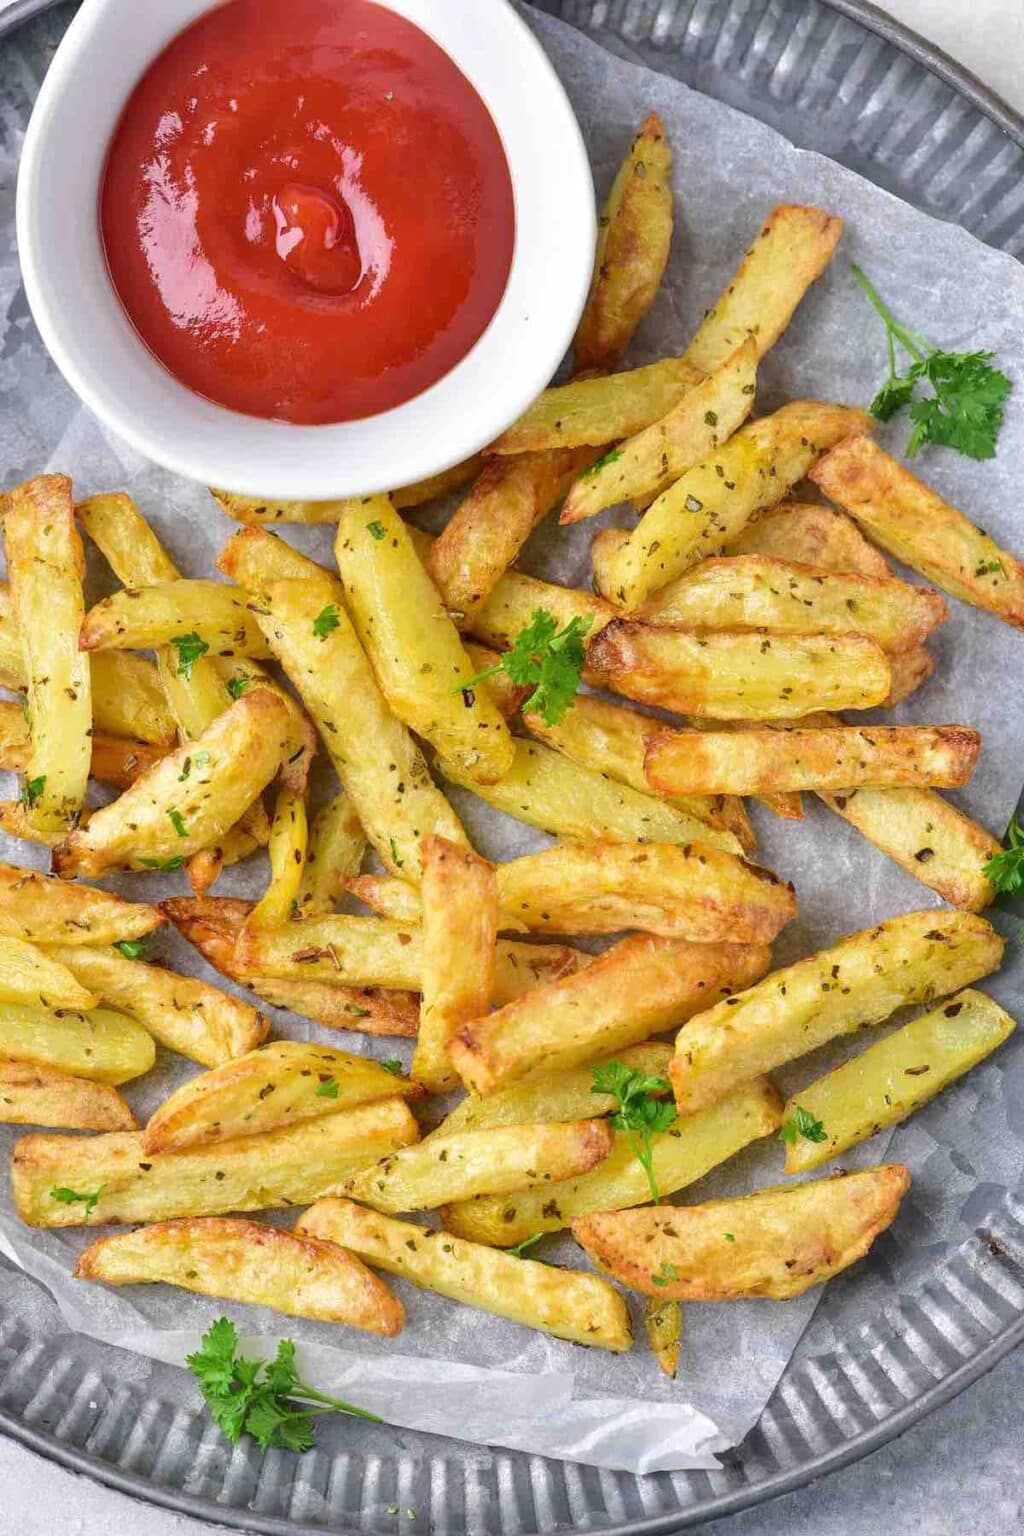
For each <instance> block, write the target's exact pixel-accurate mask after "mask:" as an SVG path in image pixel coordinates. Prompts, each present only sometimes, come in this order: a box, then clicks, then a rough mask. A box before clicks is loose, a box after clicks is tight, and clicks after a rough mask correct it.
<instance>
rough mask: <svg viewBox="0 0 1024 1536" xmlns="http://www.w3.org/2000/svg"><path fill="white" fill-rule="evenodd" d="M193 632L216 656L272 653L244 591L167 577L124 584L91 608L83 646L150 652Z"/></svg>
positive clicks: (219, 582) (83, 628) (83, 626)
mask: <svg viewBox="0 0 1024 1536" xmlns="http://www.w3.org/2000/svg"><path fill="white" fill-rule="evenodd" d="M186 634H194V635H195V636H197V638H198V640H199V641H201V642H202V644H203V645H204V646H205V647H206V651H209V652H212V653H213V654H214V655H215V656H269V655H270V652H269V650H268V649H267V645H266V642H265V640H264V639H263V635H262V634H261V632H260V627H259V625H258V624H257V623H256V622H255V620H254V619H253V617H252V615H251V614H250V613H249V612H248V611H247V609H246V602H245V594H244V593H243V592H239V591H237V590H235V591H233V590H232V588H231V587H229V586H226V585H225V583H224V582H222V581H196V580H189V581H184V580H181V581H168V582H163V583H161V584H160V585H158V586H154V587H126V588H124V589H122V590H121V591H120V592H114V593H112V594H111V596H110V597H105V598H104V599H103V601H102V602H99V603H97V604H96V606H95V608H90V610H89V612H88V613H87V614H86V615H85V619H84V620H83V622H82V633H81V642H80V643H81V647H82V650H83V651H108V650H113V651H132V650H135V651H148V650H157V649H159V647H160V646H162V645H171V644H173V642H174V639H175V636H178V635H186Z"/></svg>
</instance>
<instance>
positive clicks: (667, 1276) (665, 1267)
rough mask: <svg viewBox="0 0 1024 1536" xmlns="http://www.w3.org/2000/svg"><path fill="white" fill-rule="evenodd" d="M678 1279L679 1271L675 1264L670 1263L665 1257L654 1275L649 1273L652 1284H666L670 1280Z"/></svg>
mask: <svg viewBox="0 0 1024 1536" xmlns="http://www.w3.org/2000/svg"><path fill="white" fill-rule="evenodd" d="M678 1279H679V1271H678V1269H676V1267H675V1265H674V1264H670V1263H669V1262H668V1260H667V1259H666V1260H665V1261H664V1263H663V1264H662V1266H661V1268H660V1270H659V1271H658V1273H657V1274H656V1275H655V1274H652V1275H651V1284H652V1285H668V1284H669V1283H670V1282H671V1281H673V1280H678Z"/></svg>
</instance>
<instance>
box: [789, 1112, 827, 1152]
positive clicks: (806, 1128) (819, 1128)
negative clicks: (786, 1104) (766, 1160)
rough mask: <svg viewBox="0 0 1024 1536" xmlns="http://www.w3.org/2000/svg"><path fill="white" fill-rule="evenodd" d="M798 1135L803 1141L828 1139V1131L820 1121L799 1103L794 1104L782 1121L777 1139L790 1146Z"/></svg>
mask: <svg viewBox="0 0 1024 1536" xmlns="http://www.w3.org/2000/svg"><path fill="white" fill-rule="evenodd" d="M798 1136H802V1137H803V1138H804V1140H805V1141H814V1142H819V1141H828V1132H827V1131H826V1129H825V1127H824V1125H823V1124H822V1123H821V1121H820V1120H815V1118H814V1116H813V1115H812V1114H811V1112H810V1111H809V1110H807V1109H802V1108H801V1107H800V1105H799V1104H797V1105H796V1107H795V1109H794V1110H793V1113H792V1116H791V1117H790V1119H788V1120H787V1121H786V1122H785V1123H784V1125H783V1127H782V1130H781V1131H780V1132H779V1140H780V1141H784V1142H785V1143H786V1145H787V1146H789V1147H791V1146H792V1145H793V1144H794V1142H795V1141H796V1139H797V1137H798Z"/></svg>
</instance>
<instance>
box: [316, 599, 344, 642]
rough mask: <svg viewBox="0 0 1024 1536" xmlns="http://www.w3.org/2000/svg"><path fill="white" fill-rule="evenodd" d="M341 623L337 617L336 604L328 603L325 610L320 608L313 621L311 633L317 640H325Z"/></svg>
mask: <svg viewBox="0 0 1024 1536" xmlns="http://www.w3.org/2000/svg"><path fill="white" fill-rule="evenodd" d="M340 623H341V620H340V618H339V617H338V605H337V603H328V604H327V607H326V608H321V610H320V612H319V613H318V614H317V616H316V618H315V619H314V620H313V633H314V635H316V638H317V639H318V640H326V639H327V636H328V635H330V634H332V633H333V632H334V630H336V629H337V627H338V625H339V624H340Z"/></svg>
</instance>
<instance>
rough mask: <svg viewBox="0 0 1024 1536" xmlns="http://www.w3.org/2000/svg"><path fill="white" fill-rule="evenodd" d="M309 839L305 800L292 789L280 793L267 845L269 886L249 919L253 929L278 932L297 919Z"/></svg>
mask: <svg viewBox="0 0 1024 1536" xmlns="http://www.w3.org/2000/svg"><path fill="white" fill-rule="evenodd" d="M307 837H308V826H307V822H306V801H305V798H304V797H303V796H302V795H299V794H296V793H295V791H294V790H291V789H280V790H278V793H277V801H276V803H275V805H274V823H273V826H272V827H271V829H270V842H269V843H268V845H267V853H268V855H269V857H270V884H269V885H268V886H267V889H266V890H265V891H264V893H263V895H262V896H261V897H260V899H259V901H258V902H257V903H256V905H255V906H254V907H253V909H252V911H251V912H250V913H249V916H248V917H247V918H246V922H247V923H250V924H251V925H252V927H254V928H276V927H277V926H278V925H279V924H281V923H286V922H287V921H288V920H289V918H291V917H292V916H293V915H296V916H297V915H298V905H299V889H300V887H301V885H302V870H303V866H304V865H305V862H306V840H307Z"/></svg>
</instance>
